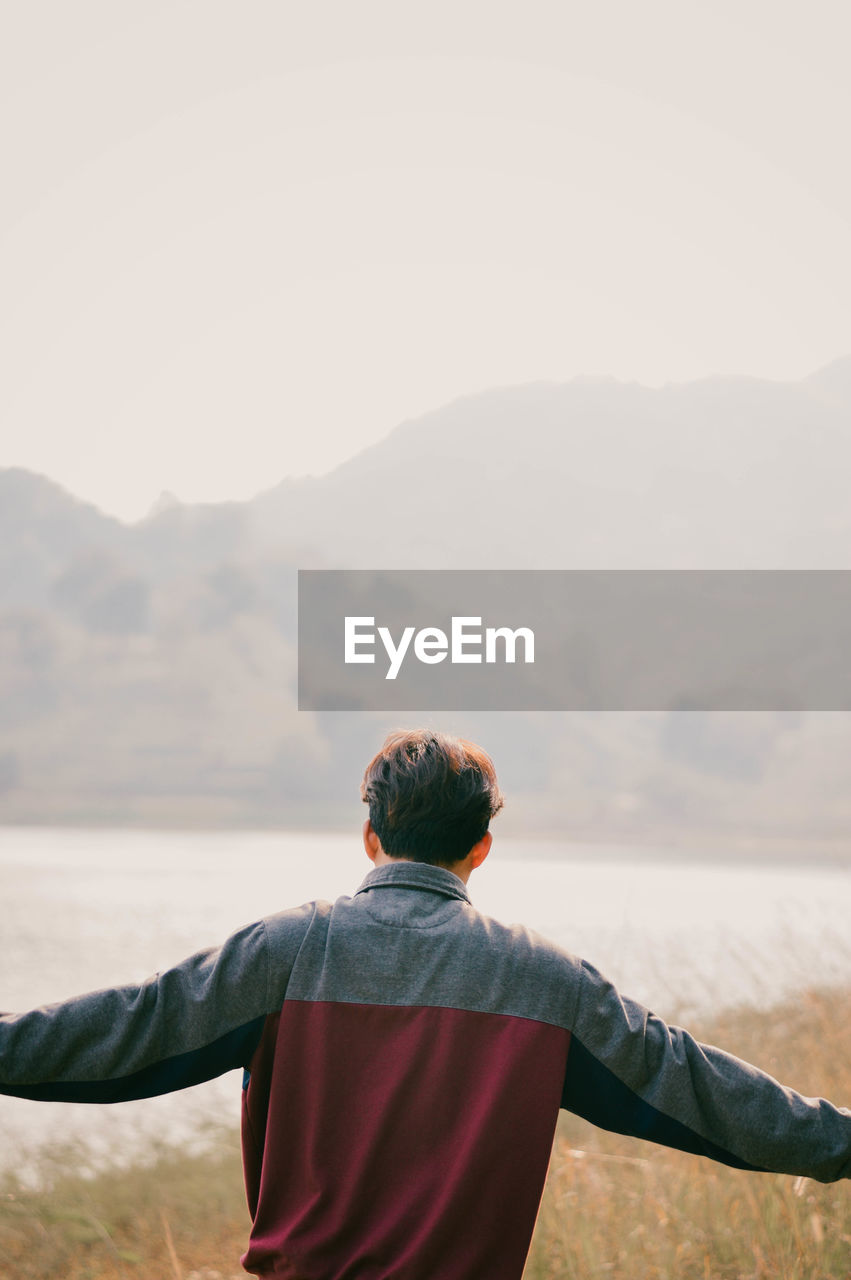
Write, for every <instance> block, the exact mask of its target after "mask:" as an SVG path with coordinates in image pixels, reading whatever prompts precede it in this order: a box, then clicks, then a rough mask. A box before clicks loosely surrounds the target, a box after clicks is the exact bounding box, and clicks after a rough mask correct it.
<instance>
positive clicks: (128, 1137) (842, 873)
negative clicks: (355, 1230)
mask: <svg viewBox="0 0 851 1280" xmlns="http://www.w3.org/2000/svg"><path fill="white" fill-rule="evenodd" d="M369 869H370V864H369V862H368V861H367V859H366V855H365V854H364V852H363V850H362V847H361V844H360V837H359V833H355V834H354V835H352V836H348V835H340V834H336V833H335V834H317V833H315V832H310V833H306V834H299V833H293V832H285V833H274V832H233V831H228V832H167V831H128V830H96V831H84V830H79V829H74V830H56V829H45V828H0V903H2V927H1V928H0V1009H3V1010H14V1009H26V1008H31V1007H34V1006H35V1005H38V1004H42V1003H48V1002H50V1001H53V1000H60V999H64V998H66V997H68V996H72V995H76V994H79V993H80V992H83V991H90V990H93V989H95V988H98V987H102V986H108V985H114V984H119V983H127V982H138V981H141V980H142V979H144V978H146V977H147V976H148V975H149V974H150V973H152V972H154V971H155V970H157V969H163V968H166V967H168V966H169V965H170V964H173V963H176V962H177V961H179V960H181V959H183V958H184V956H186V955H189V954H190V953H191V952H193V951H195V950H197V949H199V948H201V947H206V946H211V945H214V944H216V943H218V942H221V941H222V940H224V938H225V937H227V935H228V934H230V933H232V932H233V931H234V930H235V929H237V928H239V927H240V926H241V925H243V924H245V923H247V922H248V921H251V920H253V919H256V918H257V917H258V916H261V915H268V914H271V913H272V912H274V911H277V910H280V909H283V908H285V907H290V906H296V905H298V904H299V903H301V902H305V901H309V900H311V899H313V898H330V899H333V898H336V897H338V896H340V895H341V894H350V893H352V892H353V891H354V890H355V889H356V888H357V886H358V885H359V884H360V882H361V880H362V879H363V877H364V875H366V873H367V872H368V870H369ZM469 890H470V895H471V897H472V899H473V902H474V904H475V906H476V907H477V908H478V909H479V910H481V911H483V912H485V913H486V914H488V915H492V916H495V917H497V918H498V919H501V920H505V921H522V922H523V923H524V924H527V925H529V926H530V927H531V928H534V929H536V930H538V931H539V932H540V933H543V934H545V935H546V936H547V937H550V938H552V939H554V940H555V941H556V942H558V943H560V944H561V945H562V946H564V947H566V948H567V949H568V950H570V951H573V952H575V953H577V954H580V955H583V956H585V957H586V958H587V959H588V960H589V961H591V963H593V964H595V965H596V966H597V967H598V968H599V969H602V970H603V972H604V973H606V974H607V975H608V976H609V977H611V978H612V979H613V980H614V981H615V982H616V983H617V984H618V985H619V986H620V987H621V989H622V990H623V991H624V992H625V993H626V994H628V995H630V996H633V997H634V998H636V999H638V1000H641V1001H642V1002H643V1003H645V1004H647V1005H649V1006H650V1007H651V1008H652V1009H653V1010H654V1011H655V1012H656V1013H658V1014H660V1015H661V1016H662V1017H667V1018H668V1019H669V1020H676V1021H682V1022H686V1023H687V1021H688V1018H689V1017H692V1016H700V1015H701V1014H702V1013H704V1012H707V1011H711V1010H712V1009H714V1008H719V1007H723V1006H725V1005H731V1004H738V1003H741V1002H743V1001H744V1002H750V1003H756V1002H759V1003H773V1002H774V1001H777V1000H780V999H782V998H784V997H785V996H787V995H788V994H789V993H790V992H793V991H794V990H795V989H796V988H800V987H803V986H805V985H807V984H808V983H810V982H845V983H848V982H851V937H850V936H849V935H851V930H849V924H848V922H849V920H851V871H849V870H848V869H843V868H830V867H825V866H822V865H817V866H812V867H804V866H798V867H790V866H788V865H786V864H784V865H775V864H770V865H764V864H760V865H756V864H747V863H739V864H735V863H731V862H720V861H719V862H717V863H708V862H706V861H702V862H698V861H695V860H694V859H693V858H688V857H686V856H685V855H683V857H681V858H677V857H675V856H673V855H672V852H671V851H670V850H667V851H665V852H664V856H663V854H662V853H661V852H660V853H659V854H658V855H656V856H654V855H653V853H652V851H648V850H640V851H636V850H627V849H624V850H618V849H611V848H599V847H597V846H594V845H576V844H564V845H563V846H558V847H557V846H554V844H553V843H552V842H548V843H546V844H544V843H541V842H534V841H530V842H528V843H521V842H519V841H512V840H509V839H504V840H502V839H500V838H499V834H498V829H497V832H496V836H495V839H494V846H493V851H492V853H491V855H490V858H489V859H488V861H487V862H486V863H485V865H484V866H483V867H482V868H481V869H480V870H479V871H477V872H475V873H474V874H473V877H472V878H471V881H470V885H469ZM239 1083H240V1078H239V1074H238V1073H232V1074H230V1075H228V1076H226V1077H223V1078H222V1079H220V1080H218V1081H212V1082H210V1083H209V1084H207V1085H203V1086H200V1087H198V1088H196V1089H193V1090H190V1091H187V1092H185V1093H182V1094H176V1095H172V1096H171V1097H168V1098H157V1099H150V1100H146V1101H142V1102H134V1103H126V1104H122V1105H121V1106H119V1107H100V1106H98V1107H85V1106H78V1105H67V1104H62V1105H60V1104H54V1105H49V1104H43V1103H32V1102H26V1101H23V1100H20V1099H11V1098H4V1097H0V1153H2V1154H0V1159H3V1160H20V1159H21V1158H22V1156H21V1153H22V1152H25V1151H30V1150H34V1149H38V1148H39V1147H41V1146H43V1145H44V1144H45V1143H49V1142H54V1141H57V1140H58V1141H64V1140H67V1139H73V1140H77V1139H79V1140H82V1141H84V1143H85V1145H86V1146H87V1148H88V1150H89V1152H90V1153H91V1156H92V1158H97V1157H98V1155H99V1153H101V1152H106V1151H114V1150H116V1149H118V1150H123V1151H126V1152H128V1153H132V1152H133V1151H135V1150H138V1149H139V1147H140V1144H144V1142H146V1141H147V1140H148V1139H150V1138H151V1137H165V1138H168V1139H170V1140H175V1141H184V1142H185V1141H190V1140H191V1139H192V1138H193V1136H194V1135H195V1134H197V1133H198V1132H199V1131H201V1130H202V1129H203V1128H204V1126H205V1124H206V1123H207V1122H208V1121H209V1120H211V1119H212V1120H218V1119H221V1120H226V1121H234V1122H235V1121H236V1119H237V1117H238V1114H239Z"/></svg>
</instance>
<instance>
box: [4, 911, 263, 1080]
mask: <svg viewBox="0 0 851 1280" xmlns="http://www.w3.org/2000/svg"><path fill="white" fill-rule="evenodd" d="M269 999H270V960H269V947H268V944H267V938H266V923H265V922H264V921H259V922H258V923H256V924H253V925H249V926H248V927H246V928H244V929H242V930H240V931H239V932H238V933H235V934H234V935H233V936H232V937H231V938H229V939H228V940H227V942H225V943H224V945H223V946H221V947H218V948H215V949H212V950H208V951H199V952H198V953H196V954H195V955H192V956H190V957H189V958H188V959H187V960H184V961H183V962H182V963H181V964H179V965H177V966H175V967H174V968H172V969H168V970H166V971H164V972H162V973H157V974H155V975H154V976H153V977H151V978H149V979H148V980H147V981H146V982H143V983H142V984H141V985H140V986H124V987H115V988H112V989H109V990H104V991H94V992H91V993H90V994H88V995H83V996H79V997H77V998H75V999H72V1000H66V1001H63V1002H62V1003H60V1004H52V1005H47V1006H45V1007H44V1008H40V1009H34V1010H32V1011H31V1012H29V1013H21V1014H11V1013H4V1014H0V1093H5V1094H12V1095H16V1096H18V1097H22V1098H35V1099H40V1100H44V1101H58V1102H122V1101H127V1100H130V1099H132V1098H143V1097H151V1096H153V1095H155V1094H161V1093H169V1092H171V1091H173V1090H175V1089H183V1088H186V1087H187V1086H188V1085H192V1084H198V1083H199V1082H200V1081H202V1080H209V1079H211V1078H212V1077H213V1076H217V1075H221V1074H222V1073H223V1072H225V1071H229V1070H231V1069H232V1068H234V1067H240V1066H243V1065H246V1064H247V1063H248V1061H249V1060H250V1058H251V1055H252V1053H253V1051H254V1047H255V1046H256V1044H257V1041H258V1040H259V1037H260V1033H261V1031H262V1027H263V1021H264V1017H265V1015H266V1013H267V1012H268V1009H269Z"/></svg>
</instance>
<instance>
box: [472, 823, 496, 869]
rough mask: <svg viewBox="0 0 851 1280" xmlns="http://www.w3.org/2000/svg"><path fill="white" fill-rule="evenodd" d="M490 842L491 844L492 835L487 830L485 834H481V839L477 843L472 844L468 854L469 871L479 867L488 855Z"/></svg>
mask: <svg viewBox="0 0 851 1280" xmlns="http://www.w3.org/2000/svg"><path fill="white" fill-rule="evenodd" d="M492 844H493V836H492V835H491V833H490V832H489V831H486V832H485V834H484V835H483V836H482V838H481V840H480V841H479V843H478V844H474V845H473V847H472V849H471V850H470V852H469V854H468V857H469V860H470V870H471V871H475V869H476V867H480V866H481V865H482V863H483V862H484V860H485V858H486V857H487V856H488V854H489V853H490V851H491V845H492Z"/></svg>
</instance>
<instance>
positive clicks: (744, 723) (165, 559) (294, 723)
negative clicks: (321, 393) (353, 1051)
mask: <svg viewBox="0 0 851 1280" xmlns="http://www.w3.org/2000/svg"><path fill="white" fill-rule="evenodd" d="M849 415H851V358H849V359H846V360H841V361H837V362H836V363H835V364H833V365H829V366H827V367H826V368H825V369H822V370H819V371H817V372H816V373H814V374H813V375H811V376H810V377H808V378H805V379H803V380H802V381H800V382H797V383H776V382H765V381H761V380H758V379H753V378H720V377H719V378H708V379H703V380H701V381H698V382H693V383H686V384H677V385H669V386H665V387H660V388H656V389H654V388H648V387H642V386H639V385H637V384H634V383H623V382H618V381H616V380H614V379H596V378H593V379H592V378H580V379H576V380H574V381H573V382H570V383H566V384H557V383H536V384H532V385H526V386H519V387H505V388H498V389H495V390H492V391H488V392H485V393H482V394H479V395H471V396H466V397H462V398H461V399H458V400H456V401H454V402H453V403H451V404H448V405H446V406H444V407H443V408H441V409H439V410H437V411H435V412H434V413H430V414H426V415H424V416H422V417H420V418H417V419H414V420H410V421H407V422H403V423H402V424H400V425H399V426H398V427H397V428H396V429H395V430H394V431H392V432H391V433H390V434H389V435H388V436H387V437H386V439H384V440H383V441H381V442H379V443H378V444H376V445H374V446H373V447H371V448H369V449H366V450H364V451H363V452H361V453H359V454H357V455H356V456H355V457H353V458H351V459H349V460H348V461H347V462H345V463H343V464H342V465H341V466H339V467H337V468H336V469H335V470H334V471H332V472H330V473H329V474H328V475H325V476H321V477H312V478H307V479H300V480H284V481H282V482H281V483H280V484H278V485H276V486H275V487H274V488H271V489H269V490H267V491H265V492H263V493H261V494H258V495H257V497H255V498H254V499H253V500H252V501H250V502H233V503H219V504H205V505H197V506H187V505H182V504H180V503H178V502H177V501H176V500H174V499H171V498H167V499H165V500H163V501H161V502H159V503H157V504H156V506H155V507H154V509H153V510H152V511H151V513H150V514H149V515H148V517H146V518H145V519H144V520H142V521H139V522H138V523H137V524H134V525H129V526H128V525H124V524H122V523H120V522H119V521H116V520H113V519H111V518H110V517H107V516H104V515H103V514H102V513H101V512H99V511H97V510H96V509H95V508H94V507H91V506H89V505H88V504H86V503H83V502H80V501H78V500H77V499H76V498H74V497H72V496H71V495H70V494H68V493H66V492H65V491H64V490H62V489H61V488H60V487H59V486H57V485H55V484H53V483H52V482H51V481H49V480H47V479H45V478H44V477H41V476H36V475H33V474H31V473H29V472H26V471H23V470H21V469H12V470H7V471H0V535H2V536H0V821H6V822H16V821H17V822H20V821H41V822H44V821H55V822H62V821H78V822H116V823H125V822H135V823H163V822H166V823H178V824H180V823H184V822H193V823H206V824H212V825H219V824H223V823H229V824H248V825H255V824H263V825H266V824H277V823H284V824H290V825H293V824H300V825H327V824H331V825H333V824H338V823H344V824H345V825H347V826H348V825H351V823H352V822H357V821H358V820H359V819H360V805H359V800H358V795H357V783H358V778H357V777H356V776H355V775H356V773H357V769H358V768H359V767H360V765H361V764H362V763H363V762H364V761H365V760H366V759H367V758H368V757H369V755H370V754H371V753H372V751H373V750H374V748H375V743H376V740H377V739H378V738H379V737H380V735H381V734H383V733H384V732H385V731H386V730H387V729H389V728H392V727H394V725H395V723H396V719H397V717H394V718H393V719H392V721H391V720H388V718H387V717H381V716H352V715H347V714H345V713H340V714H336V715H335V714H330V713H326V714H311V713H306V712H301V713H300V712H298V711H297V709H296V695H295V686H296V669H297V665H296V599H295V594H296V593H295V585H296V569H297V568H298V567H314V566H328V567H352V568H394V567H410V568H418V567H421V568H441V567H451V568H462V567H468V568H479V567H487V568H523V567H534V568H615V567H624V568H646V567H654V568H688V567H695V568H724V567H729V568H745V567H749V568H781V567H783V568H849V567H851V514H849V511H848V504H847V497H846V491H847V476H848V474H849V470H850V468H849V464H850V463H851V420H849ZM407 718H408V719H409V718H410V717H407ZM440 719H441V724H444V725H445V727H446V728H447V729H449V730H450V731H453V732H459V733H462V734H464V735H467V736H473V737H476V736H478V737H480V738H481V740H482V741H483V742H484V743H485V745H486V746H487V747H488V748H489V749H490V750H491V751H492V752H493V754H494V756H495V758H496V760H497V763H498V765H499V767H500V772H501V776H502V780H503V783H504V785H505V787H506V790H507V792H508V793H509V798H510V803H509V805H508V807H507V810H506V815H505V818H504V819H502V818H501V822H502V823H503V828H504V829H506V830H509V829H512V826H513V824H516V826H514V829H515V830H516V831H532V830H535V831H541V832H557V833H558V834H560V835H561V836H563V837H569V836H573V837H576V838H582V839H589V838H594V839H603V840H618V841H634V840H653V841H660V840H662V841H673V842H680V841H684V840H686V839H688V840H711V841H714V842H715V845H716V847H717V846H718V845H719V844H720V845H725V844H726V845H735V846H736V847H740V845H741V843H742V842H743V841H744V842H747V841H751V842H752V843H753V844H755V845H756V846H760V847H761V846H763V845H767V844H771V845H772V847H775V848H778V847H781V846H783V847H787V846H788V847H794V848H795V849H798V850H800V849H802V848H813V847H815V846H816V845H819V844H821V845H824V846H830V847H831V848H832V849H834V850H835V849H840V850H845V851H848V850H849V849H851V844H849V838H848V835H847V832H848V831H849V830H851V788H849V786H848V785H847V784H848V778H847V777H846V772H847V769H846V764H845V761H847V760H848V759H851V750H849V748H851V726H849V723H848V717H845V716H838V715H834V716H821V717H819V716H812V715H810V716H805V715H798V716H792V715H787V716H777V715H769V714H766V715H762V716H755V715H751V716H746V715H740V716H735V715H729V716H701V715H699V714H697V713H690V714H686V713H675V714H672V715H662V714H659V715H633V716H627V715H612V714H609V715H599V716H593V715H585V716H580V715H572V716H571V715H557V714H542V715H537V716H535V715H522V714H519V713H512V714H504V715H499V714H495V713H491V714H479V715H475V716H473V715H471V716H454V717H448V718H447V717H441V718H440ZM353 762H354V764H353Z"/></svg>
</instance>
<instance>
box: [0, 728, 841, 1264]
mask: <svg viewBox="0 0 851 1280" xmlns="http://www.w3.org/2000/svg"><path fill="white" fill-rule="evenodd" d="M362 796H363V799H364V800H365V802H366V803H367V804H368V805H369V818H368V819H367V821H366V823H365V825H364V844H365V847H366V851H367V853H368V855H369V857H370V858H371V860H372V861H373V863H374V867H373V870H372V871H370V873H369V875H368V876H367V877H366V879H365V880H364V881H363V884H362V885H361V887H360V889H358V891H357V892H356V893H355V895H354V896H353V897H352V898H340V899H338V900H337V902H336V903H334V904H333V905H332V904H330V903H326V902H311V903H308V904H306V905H304V906H301V907H298V908H296V909H294V910H290V911H285V912H282V913H281V914H278V915H273V916H270V917H268V918H266V919H265V920H261V921H259V922H257V923H256V924H253V925H250V926H249V927H247V928H245V929H242V930H241V931H240V932H238V933H236V934H235V935H234V936H233V937H232V938H230V939H229V940H228V941H227V942H226V943H225V944H224V946H223V947H221V948H220V949H219V950H216V951H209V952H202V953H199V954H198V955H195V956H192V957H190V958H189V959H188V960H186V961H185V962H184V963H183V964H181V965H179V966H177V967H176V968H175V969H172V970H170V971H168V972H165V973H162V974H158V975H156V976H155V977H154V978H152V979H150V980H149V981H148V982H147V983H145V984H144V985H143V986H141V987H126V988H120V989H115V990H110V991H102V992H96V993H93V994H91V995H88V996H83V997H81V998H79V999H76V1000H71V1001H67V1002H65V1003H63V1004H59V1005H53V1006H50V1007H49V1008H46V1009H39V1010H35V1011H33V1012H31V1013H27V1014H22V1015H18V1016H13V1015H9V1014H7V1015H4V1016H2V1017H0V1091H3V1092H5V1093H11V1094H17V1095H20V1096H22V1097H29V1098H41V1099H57V1100H62V1099H65V1100H72V1101H92V1102H103V1101H119V1100H122V1099H128V1098H137V1097H142V1096H146V1095H152V1094H158V1093H163V1092H166V1091H169V1090H173V1089H179V1088H183V1087H185V1086H186V1085H190V1084H194V1083H197V1082H198V1081H200V1080H204V1079H208V1078H210V1077H212V1076H214V1075H217V1074H220V1073H221V1072H224V1071H228V1070H230V1069H232V1068H234V1067H243V1068H244V1069H245V1077H244V1088H243V1104H242V1137H243V1158H244V1167H245V1183H246V1189H247V1194H248V1201H249V1206H250V1209H251V1215H252V1219H253V1226H252V1231H251V1237H250V1241H249V1247H248V1251H247V1253H246V1254H245V1257H244V1258H243V1265H244V1266H245V1268H246V1270H247V1271H250V1272H252V1273H253V1274H256V1275H260V1276H276V1277H288V1278H289V1280H298V1278H300V1277H301V1278H311V1280H319V1278H321V1280H334V1278H340V1280H341V1278H342V1277H355V1276H356V1277H359V1278H360V1280H368V1278H369V1280H378V1278H380V1277H388V1278H389V1277H393V1278H394V1280H508V1278H509V1277H511V1278H514V1280H516V1278H517V1277H519V1276H520V1274H521V1272H522V1270H523V1264H524V1260H525V1257H526V1253H527V1250H528V1246H529V1241H530V1238H531V1234H532V1228H533V1225H534V1221H535V1215H536V1211H537V1207H538V1203H539V1199H540V1195H541V1191H542V1187H543V1183H544V1177H545V1174H546V1170H547V1164H548V1159H549V1154H550V1148H551V1144H552V1137H553V1131H554V1127H555V1122H556V1117H557V1114H558V1110H559V1107H565V1108H567V1109H568V1110H570V1111H574V1112H576V1113H577V1114H579V1115H582V1116H585V1117H586V1118H588V1119H589V1120H591V1121H593V1122H594V1123H596V1124H598V1125H602V1126H603V1127H604V1128H608V1129H614V1130H617V1131H619V1132H623V1133H630V1134H636V1135H638V1136H641V1137H645V1138H649V1139H651V1140H652V1141H655V1142H661V1143H665V1144H666V1145H669V1146H673V1147H679V1148H682V1149H684V1150H686V1151H693V1152H697V1153H699V1154H702V1155H706V1156H710V1157H712V1158H713V1159H715V1160H720V1161H723V1162H724V1163H726V1164H730V1165H735V1166H736V1167H739V1168H744V1169H755V1170H774V1171H776V1172H782V1173H794V1174H804V1175H807V1176H809V1177H812V1178H816V1179H819V1180H822V1181H826V1182H828V1181H832V1180H834V1179H838V1178H844V1177H851V1112H849V1111H848V1110H844V1109H839V1108H837V1107H834V1106H832V1105H831V1104H830V1103H828V1102H825V1101H823V1100H821V1099H811V1098H804V1097H802V1096H800V1095H799V1094H797V1093H794V1092H792V1091H791V1090H789V1089H784V1088H783V1087H781V1086H780V1085H779V1084H778V1083H777V1082H776V1081H774V1080H772V1079H771V1078H770V1077H769V1076H767V1075H764V1074H763V1073H761V1072H759V1071H757V1070H756V1069H755V1068H754V1067H751V1066H749V1065H747V1064H746V1063H744V1062H741V1061H739V1060H738V1059H736V1058H733V1057H730V1056H729V1055H728V1054H725V1053H723V1052H721V1051H720V1050H719V1049H715V1048H712V1047H710V1046H707V1045H701V1044H698V1043H697V1042H696V1041H695V1040H693V1039H692V1038H691V1037H690V1036H689V1035H688V1034H687V1033H686V1032H685V1031H683V1030H681V1029H679V1028H676V1027H669V1026H666V1025H665V1024H664V1023H663V1022H661V1021H660V1020H659V1019H658V1018H656V1017H655V1016H654V1015H653V1014H651V1013H649V1012H648V1011H647V1010H645V1009H643V1008H641V1007H640V1006H639V1005H637V1004H635V1003H634V1002H632V1001H630V1000H627V999H625V998H623V997H622V996H620V995H619V994H618V992H617V991H616V990H615V989H614V988H613V987H612V986H611V984H610V983H608V982H607V981H606V980H605V978H603V977H602V976H601V975H600V974H599V973H598V972H597V971H596V970H595V969H593V968H592V967H591V966H590V965H588V964H587V963H585V962H584V961H581V960H578V959H576V958H575V957H573V956H571V955H570V954H568V953H567V952H565V951H563V950H562V949H561V948H560V947H557V946H555V945H554V944H552V943H550V942H548V941H546V940H544V939H542V938H540V937H537V936H536V935H534V934H532V933H530V932H528V931H527V930H525V929H523V928H520V927H507V926H505V925H502V924H498V923H496V922H495V921H493V920H490V919H488V918H486V917H484V916H481V915H479V914H478V912H476V911H475V910H474V909H473V907H472V906H471V904H470V900H469V897H468V895H467V890H466V884H467V880H468V878H469V876H470V874H471V873H472V871H474V870H475V869H476V868H477V867H478V866H480V865H481V863H482V862H483V861H484V859H485V858H486V857H487V854H488V851H489V849H490V844H491V836H490V833H489V830H488V827H489V822H490V819H491V818H492V817H493V816H494V815H495V814H496V813H497V812H498V811H499V809H500V808H501V807H502V796H501V794H500V791H499V788H498V785H497V781H496V776H495V774H494V770H493V765H492V763H491V761H490V759H489V757H488V756H487V755H486V754H485V752H484V751H482V750H481V748H479V747H477V746H475V745H473V744H472V743H469V742H465V741H462V740H458V739H453V738H449V737H445V736H443V735H441V734H437V733H430V732H421V731H415V732H410V733H396V734H392V735H391V736H390V737H389V738H388V739H387V741H386V742H385V743H384V745H383V747H382V748H381V750H380V751H379V752H378V754H377V755H376V756H375V758H374V759H373V760H372V761H371V763H370V764H369V766H368V767H367V770H366V774H365V776H364V780H363V785H362Z"/></svg>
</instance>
